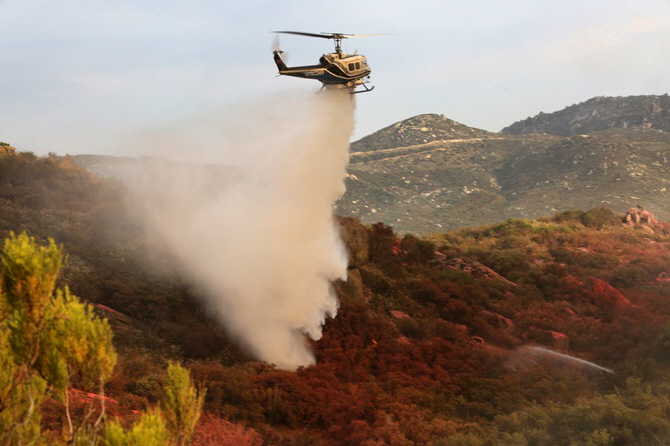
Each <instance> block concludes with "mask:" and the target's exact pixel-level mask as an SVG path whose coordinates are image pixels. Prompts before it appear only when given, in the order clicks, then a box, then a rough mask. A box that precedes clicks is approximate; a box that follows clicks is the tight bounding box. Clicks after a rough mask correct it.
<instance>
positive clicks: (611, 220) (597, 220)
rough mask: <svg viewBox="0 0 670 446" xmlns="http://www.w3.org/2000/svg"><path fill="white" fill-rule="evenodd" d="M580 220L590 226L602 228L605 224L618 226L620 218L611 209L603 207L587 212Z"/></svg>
mask: <svg viewBox="0 0 670 446" xmlns="http://www.w3.org/2000/svg"><path fill="white" fill-rule="evenodd" d="M579 220H580V221H581V222H582V224H583V225H584V226H586V227H588V228H595V229H602V228H603V227H605V226H616V225H617V224H618V223H619V221H620V218H619V217H617V216H616V214H615V213H614V212H612V210H611V209H608V208H604V207H602V208H595V209H591V210H590V211H587V212H585V213H584V214H582V215H581V216H580V217H579Z"/></svg>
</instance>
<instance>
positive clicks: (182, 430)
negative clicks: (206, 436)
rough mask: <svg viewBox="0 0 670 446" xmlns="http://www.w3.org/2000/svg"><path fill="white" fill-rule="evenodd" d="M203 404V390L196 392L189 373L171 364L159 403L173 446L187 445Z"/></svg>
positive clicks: (175, 364)
mask: <svg viewBox="0 0 670 446" xmlns="http://www.w3.org/2000/svg"><path fill="white" fill-rule="evenodd" d="M204 402H205V390H204V389H201V390H200V391H199V392H198V391H197V390H196V388H195V386H194V385H193V382H192V381H191V375H190V374H189V371H188V370H187V369H185V368H184V367H182V366H180V365H179V364H177V363H174V362H171V363H170V364H169V365H168V369H167V382H166V385H165V394H164V396H163V399H162V400H161V402H160V407H161V411H162V414H163V417H164V418H165V422H166V425H167V429H168V431H169V433H170V436H171V437H172V442H173V444H175V445H178V446H181V445H185V444H188V442H189V441H190V439H191V437H192V436H193V431H194V430H195V424H196V423H197V422H198V418H200V412H201V410H202V405H203V404H204Z"/></svg>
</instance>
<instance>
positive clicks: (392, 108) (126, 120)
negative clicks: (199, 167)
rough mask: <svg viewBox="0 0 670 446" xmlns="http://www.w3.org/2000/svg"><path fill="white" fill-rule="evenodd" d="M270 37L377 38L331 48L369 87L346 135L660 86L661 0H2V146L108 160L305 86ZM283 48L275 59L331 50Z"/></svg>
mask: <svg viewBox="0 0 670 446" xmlns="http://www.w3.org/2000/svg"><path fill="white" fill-rule="evenodd" d="M273 30H295V31H306V32H317V33H318V32H343V33H387V35H382V36H376V37H366V38H361V39H351V40H348V41H345V42H344V44H343V47H344V49H345V50H346V51H347V52H353V51H355V50H358V51H359V52H360V53H362V54H365V55H366V56H367V57H368V62H369V64H370V66H371V67H372V78H371V80H372V85H374V86H375V87H376V88H375V90H374V91H373V92H371V93H365V94H361V95H357V96H356V99H357V110H356V132H355V134H354V138H353V139H358V138H361V137H363V136H366V135H368V134H370V133H372V132H374V131H376V130H379V129H381V128H383V127H386V126H388V125H390V124H392V123H394V122H396V121H399V120H402V119H406V118H409V117H411V116H414V115H417V114H421V113H439V114H444V115H446V116H447V117H449V118H451V119H454V120H456V121H458V122H460V123H463V124H466V125H469V126H472V127H477V128H482V129H485V130H490V131H499V130H501V129H502V128H503V127H505V126H507V125H509V124H511V123H513V122H515V121H518V120H521V119H525V118H527V117H528V116H533V115H535V114H537V113H539V112H540V111H543V112H545V113H549V112H553V111H556V110H560V109H562V108H564V107H566V106H569V105H571V104H574V103H577V102H582V101H585V100H587V99H590V98H591V97H594V96H629V95H640V94H665V93H670V86H669V85H668V84H669V82H670V57H668V56H669V55H670V0H635V1H631V0H561V1H556V0H549V1H537V0H508V1H505V2H502V1H495V0H470V1H465V0H440V1H437V0H436V1H432V0H413V1H408V0H404V1H396V0H385V1H372V0H370V1H355V0H340V1H338V2H332V1H331V2H325V1H320V0H309V1H308V0H285V1H269V0H260V1H251V0H249V1H240V0H235V1H233V0H219V1H214V0H190V1H188V2H186V1H183V0H182V1H174V0H162V1H158V0H153V1H142V0H134V1H130V0H114V1H112V0H105V1H103V0H86V1H83V0H81V1H74V0H62V1H57V2H56V1H53V0H0V67H1V68H0V73H1V75H0V80H1V82H0V141H3V142H7V143H10V144H11V145H13V146H14V147H16V148H17V149H19V150H24V151H33V152H35V153H37V154H46V153H47V152H56V153H58V154H60V155H62V154H65V153H70V154H84V153H96V154H112V155H114V154H119V151H120V148H119V145H120V144H119V141H122V140H124V138H127V136H128V135H131V134H135V133H137V132H142V130H143V129H146V128H154V129H155V128H157V127H161V126H178V125H179V123H180V122H192V121H193V119H194V117H196V116H203V114H206V113H208V112H209V111H212V112H213V111H221V110H223V111H225V112H224V113H222V114H221V116H222V117H225V116H226V115H230V114H231V113H234V111H235V109H236V107H247V106H249V104H252V105H253V104H258V103H262V102H263V101H264V100H269V99H268V98H272V97H273V95H276V94H290V93H291V92H296V94H303V93H304V92H312V91H314V92H316V91H318V89H319V87H320V84H319V83H318V82H316V81H310V80H304V79H293V78H288V77H276V74H277V69H276V66H275V65H274V63H273V61H272V54H271V44H272V39H273V35H272V34H271V33H270V31H273ZM281 39H282V42H281V46H282V49H283V50H284V51H285V52H286V53H288V54H289V60H288V62H289V65H306V64H314V63H317V61H318V58H319V56H320V55H321V54H322V53H325V52H330V51H332V48H333V46H332V42H331V41H329V40H325V39H312V38H308V37H299V36H282V38H281ZM287 113H290V110H287ZM213 116H214V115H213ZM216 116H218V115H216ZM224 124H225V123H222V126H224ZM193 131H197V129H196V130H193ZM121 151H122V150H121ZM124 154H125V155H128V153H124Z"/></svg>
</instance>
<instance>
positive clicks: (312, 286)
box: [128, 91, 355, 369]
mask: <svg viewBox="0 0 670 446" xmlns="http://www.w3.org/2000/svg"><path fill="white" fill-rule="evenodd" d="M354 108H355V104H354V100H353V97H352V96H351V95H349V94H348V93H347V92H342V91H328V92H325V93H321V94H316V95H314V94H310V96H308V97H306V96H298V97H293V98H281V99H277V98H273V99H272V100H271V101H266V102H264V103H262V104H260V106H258V105H257V106H255V107H253V108H252V111H253V112H251V113H250V112H248V110H247V111H245V110H236V111H235V113H234V115H231V116H227V117H229V118H231V119H232V120H234V125H233V126H231V127H229V128H228V129H227V130H229V131H225V132H221V133H216V132H215V133H213V134H215V135H220V137H221V139H220V141H215V140H210V141H209V144H202V141H196V139H197V138H194V143H193V145H192V146H191V147H190V149H191V150H192V153H191V155H190V157H189V156H188V154H184V153H183V151H182V153H180V156H181V158H182V159H184V158H185V159H186V160H187V161H198V162H200V163H202V161H203V160H204V161H207V162H208V163H209V164H208V165H207V166H204V165H202V164H199V166H200V167H197V168H196V167H194V166H196V165H195V164H194V163H190V164H186V163H183V162H181V163H175V162H165V163H156V162H153V160H152V163H151V164H152V166H153V167H152V166H149V165H145V166H144V167H143V168H142V170H141V172H140V173H137V174H136V175H130V176H128V178H129V180H128V182H129V183H130V184H131V186H133V188H134V190H135V191H137V193H138V195H139V197H140V202H141V213H142V215H143V216H144V220H145V221H146V223H147V225H148V228H149V229H150V230H151V231H152V232H154V233H156V234H157V235H160V237H161V239H162V240H163V241H164V243H165V244H166V245H167V247H168V248H169V249H170V251H171V252H172V253H173V254H174V255H175V257H176V258H177V259H178V261H179V263H180V264H181V266H182V269H183V270H184V271H185V272H186V273H187V274H188V275H189V277H190V278H191V279H192V280H193V281H194V282H195V283H196V284H198V285H199V286H200V287H201V288H202V289H203V290H204V294H205V295H206V298H207V303H208V306H209V308H210V309H211V310H212V311H213V312H214V314H216V315H217V316H218V317H219V318H220V319H221V321H222V322H223V324H224V326H225V327H226V328H227V330H228V331H229V332H230V333H231V334H232V335H233V336H235V337H236V338H238V339H239V340H240V342H241V343H242V344H243V345H245V346H246V347H247V348H248V349H249V350H250V351H251V352H252V353H253V354H254V355H255V356H256V357H257V358H258V359H260V360H263V361H267V362H271V363H274V364H276V365H277V366H278V367H280V368H284V369H296V368H297V367H299V366H305V365H310V364H314V363H315V358H314V354H313V353H312V351H311V349H310V348H309V346H308V343H307V340H306V337H305V335H307V336H309V337H310V338H312V339H314V340H318V339H319V338H320V337H321V334H322V325H323V323H324V321H325V318H326V317H334V316H335V314H336V312H337V308H338V302H337V298H336V296H335V294H334V292H333V290H332V286H331V282H332V281H333V280H336V279H344V278H346V271H347V256H346V253H345V249H344V247H343V245H342V242H341V239H340V235H339V230H338V228H337V226H336V224H335V222H334V220H333V215H332V212H333V204H334V202H335V201H336V200H337V199H338V198H339V197H340V196H342V194H343V193H344V191H345V189H344V178H345V176H346V165H347V163H348V156H349V154H348V149H349V138H350V136H351V133H352V131H353V127H354V119H353V116H354ZM210 118H211V117H210ZM210 118H208V122H210V123H211V122H212V119H210ZM222 119H223V117H222ZM222 125H224V124H222ZM171 127H172V128H173V129H174V128H178V127H179V126H171ZM171 131H174V130H171V129H166V131H165V132H163V134H162V135H161V136H160V138H159V139H160V142H159V143H157V144H158V145H160V146H161V149H162V150H163V149H166V148H167V149H169V147H170V146H169V144H165V142H166V140H167V139H170V140H172V141H184V139H185V138H184V137H183V135H182V134H179V135H172V134H171V133H170V132H171ZM210 134H211V132H210ZM231 135H232V136H231ZM149 140H151V138H145V140H144V143H147V141H149ZM156 140H158V139H156ZM145 145H146V146H147V147H148V146H151V144H145ZM155 145H156V143H154V146H155ZM212 146H213V147H214V148H216V149H217V150H214V151H213V150H212ZM229 160H235V163H234V166H233V167H230V166H228V167H226V168H221V169H219V168H212V165H213V164H216V163H218V165H219V166H220V164H221V163H222V162H228V161H229ZM145 164H150V163H145ZM156 165H159V167H156ZM138 212H139V211H138Z"/></svg>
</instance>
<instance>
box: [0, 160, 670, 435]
mask: <svg viewBox="0 0 670 446" xmlns="http://www.w3.org/2000/svg"><path fill="white" fill-rule="evenodd" d="M121 197H122V187H121V186H120V185H119V184H117V183H115V182H113V181H111V180H100V179H98V178H95V177H92V176H91V175H90V174H89V173H87V172H86V171H84V170H83V169H81V168H79V167H76V166H74V165H73V164H71V163H70V162H69V161H68V160H65V161H58V160H57V159H55V158H36V157H34V156H32V155H30V154H17V155H12V156H6V157H2V158H0V200H1V206H0V230H1V233H2V236H3V238H6V237H8V235H9V231H10V230H13V231H15V232H17V233H18V232H20V231H27V233H28V234H29V235H31V236H34V237H35V238H36V239H37V241H41V242H42V243H43V244H46V243H47V238H48V237H53V238H55V241H56V243H57V244H62V245H63V252H64V254H66V256H67V261H66V263H65V265H64V267H63V269H62V272H61V275H60V277H59V282H58V286H63V285H68V286H69V288H70V289H71V290H72V292H73V293H75V294H76V295H78V296H80V297H81V298H82V299H84V300H86V301H88V302H90V303H91V304H93V305H94V307H95V308H96V312H97V313H98V314H99V315H101V316H104V317H105V318H107V319H108V320H109V325H110V326H111V328H112V330H113V332H114V347H115V349H116V351H117V352H118V361H117V364H116V367H115V368H114V371H113V372H112V374H111V376H110V377H109V382H108V383H107V385H106V387H105V395H106V396H107V397H108V398H109V399H110V400H109V402H108V407H107V416H106V418H105V421H104V424H105V425H106V424H108V423H110V422H111V420H113V419H114V418H115V417H118V419H119V420H120V421H121V423H122V424H129V423H131V422H132V421H133V420H135V419H137V417H138V415H137V414H136V412H135V411H138V410H140V411H143V410H145V409H146V408H147V407H149V406H154V405H156V404H158V402H159V401H163V400H164V399H165V393H166V388H165V385H164V383H165V379H166V378H165V373H164V370H165V368H166V366H167V365H168V363H169V362H170V361H178V362H181V363H182V364H184V365H185V366H186V367H187V368H188V369H189V370H190V373H191V376H192V377H193V379H194V382H195V383H196V385H204V386H205V387H206V388H207V392H206V398H205V401H204V409H203V410H204V415H203V416H202V417H201V418H200V422H199V424H198V425H197V426H196V427H195V431H194V434H193V443H192V444H237V445H245V444H246V445H252V444H253V445H261V444H277V445H310V444H311V445H352V444H361V445H370V446H371V445H383V444H393V445H424V444H435V445H450V446H453V445H522V444H533V445H566V446H567V445H595V444H602V445H605V444H612V445H639V444H650V445H653V444H665V443H664V442H665V441H666V439H667V438H670V419H669V418H668V417H667V414H668V413H670V387H669V386H668V384H667V383H668V382H670V379H669V378H670V368H669V367H670V363H668V360H667V358H668V357H670V325H669V324H668V322H669V319H670V305H669V304H668V302H670V254H669V253H670V227H669V226H668V225H667V224H664V223H661V224H658V225H653V224H649V225H629V226H623V225H621V223H620V221H621V216H620V215H617V214H615V213H613V212H612V211H611V210H608V209H606V208H594V209H591V210H588V211H570V212H562V213H557V214H555V215H553V216H551V217H545V218H541V219H538V220H526V219H511V220H507V221H504V222H502V223H496V224H493V225H486V226H480V227H475V228H461V229H457V230H453V231H449V232H436V233H434V234H432V235H431V236H430V237H417V236H414V235H404V236H398V235H397V234H396V233H395V231H394V229H393V228H392V227H391V226H387V225H385V224H383V223H376V224H373V225H371V226H363V225H361V224H360V223H359V222H358V221H357V220H356V219H354V218H342V219H340V222H341V225H342V227H343V235H344V238H345V240H346V241H347V244H348V246H349V247H350V252H351V255H350V274H349V281H348V282H347V283H338V284H336V289H337V290H338V294H339V296H340V299H341V306H340V309H339V312H338V315H337V317H336V318H334V319H329V320H327V321H326V325H325V329H324V336H323V338H322V339H321V340H320V341H319V342H315V343H313V348H314V350H315V352H316V356H317V365H315V366H312V367H308V368H301V369H299V370H298V371H297V372H288V371H282V370H278V369H276V368H275V367H274V366H272V365H269V364H264V363H259V362H256V361H253V359H252V358H251V357H250V356H249V355H248V354H247V353H246V352H245V351H244V350H242V349H240V348H239V347H237V345H236V344H235V342H234V341H233V340H231V339H229V338H228V337H227V335H226V334H225V331H224V330H223V328H222V327H220V326H219V325H218V323H217V322H216V321H214V320H212V319H211V318H210V317H209V316H208V313H207V311H206V310H204V309H203V307H202V306H201V305H200V296H199V292H198V288H197V287H196V286H195V284H193V283H190V282H189V281H188V280H187V279H186V278H184V277H183V276H182V275H181V274H180V271H179V270H178V269H176V268H175V267H174V266H173V264H172V262H171V261H170V258H169V256H168V255H166V253H164V252H161V251H160V244H159V243H158V242H157V241H156V240H154V239H153V238H152V237H151V234H146V233H145V232H144V230H143V228H142V227H141V226H140V225H139V224H138V223H137V222H136V221H134V219H133V216H132V215H128V213H127V211H126V207H125V206H124V202H123V200H122V198H121ZM651 210H652V211H653V210H654V209H653V208H652V209H651ZM278 261H281V259H278ZM258 273H259V274H262V273H263V272H262V271H259V272H258ZM539 347H541V348H539ZM553 352H556V353H560V354H564V355H569V356H560V355H558V354H556V353H553ZM571 358H577V359H579V360H583V361H589V362H591V363H592V364H595V365H598V366H600V367H603V368H606V369H610V370H611V372H612V373H610V372H608V371H606V370H603V369H600V368H597V367H595V366H594V365H589V364H586V363H584V362H583V361H578V360H577V359H571ZM75 390H79V389H78V388H76V386H75ZM40 410H41V412H42V427H43V430H44V432H46V433H49V432H51V433H52V434H53V435H57V434H58V433H59V432H61V430H62V428H63V426H64V425H65V419H64V418H63V408H62V406H61V405H59V403H58V401H56V400H53V401H52V400H48V399H47V400H46V401H45V403H44V404H43V405H42V406H41V408H40Z"/></svg>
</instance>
